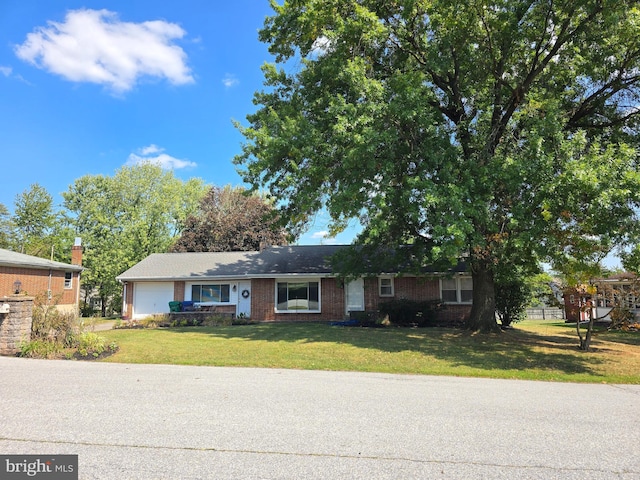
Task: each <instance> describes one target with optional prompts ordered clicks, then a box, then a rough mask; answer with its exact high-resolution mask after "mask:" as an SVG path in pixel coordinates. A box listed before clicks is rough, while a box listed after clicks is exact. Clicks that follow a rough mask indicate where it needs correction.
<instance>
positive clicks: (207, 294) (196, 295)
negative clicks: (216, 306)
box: [191, 283, 230, 303]
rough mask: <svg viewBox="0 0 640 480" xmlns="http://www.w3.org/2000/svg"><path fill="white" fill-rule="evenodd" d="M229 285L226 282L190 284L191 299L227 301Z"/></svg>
mask: <svg viewBox="0 0 640 480" xmlns="http://www.w3.org/2000/svg"><path fill="white" fill-rule="evenodd" d="M229 287H230V285H229V284H228V283H221V284H207V285H192V286H191V300H192V301H194V302H199V303H205V302H212V303H229V290H230V288H229Z"/></svg>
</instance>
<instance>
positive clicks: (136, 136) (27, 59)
mask: <svg viewBox="0 0 640 480" xmlns="http://www.w3.org/2000/svg"><path fill="white" fill-rule="evenodd" d="M271 13H272V10H271V8H270V7H269V2H268V0H234V1H232V2H222V1H216V2H212V1H210V0H182V1H180V2H176V1H172V0H170V1H164V2H163V1H157V0H155V1H148V0H122V1H119V0H103V1H100V2H98V1H93V0H78V1H76V0H47V1H42V0H2V1H0V106H1V107H0V151H1V153H2V160H1V165H2V168H1V172H2V180H0V184H1V185H2V187H1V188H0V203H3V204H4V205H5V206H7V207H8V208H9V209H10V210H12V209H13V204H14V200H15V197H16V195H17V194H19V193H21V192H23V191H25V190H26V189H28V188H29V186H30V185H31V184H33V183H39V184H40V185H42V186H44V187H45V188H46V189H47V191H48V192H49V193H50V194H51V195H52V196H53V197H54V201H55V202H56V203H57V204H60V203H61V202H62V197H61V195H60V194H61V193H62V192H64V191H66V190H67V189H68V187H69V185H71V184H72V183H73V181H74V180H75V179H76V178H79V177H81V176H83V175H87V174H106V175H112V174H113V173H114V172H115V171H116V170H117V169H118V168H120V167H122V166H123V165H126V164H131V163H132V162H137V161H141V160H143V159H147V160H152V161H158V162H160V163H162V165H163V166H165V167H166V168H171V169H173V171H174V173H175V174H176V176H178V177H180V178H184V179H186V178H190V177H200V178H202V179H204V180H205V181H206V182H207V183H210V184H214V185H226V184H231V185H241V184H242V181H241V179H240V177H239V175H238V174H237V173H236V170H235V166H234V165H233V164H232V161H231V160H232V158H233V156H234V155H235V154H237V153H239V152H240V144H241V141H242V137H241V135H240V134H239V133H238V131H237V130H236V129H235V128H234V127H233V125H232V119H235V120H239V121H241V122H244V121H245V117H246V115H247V114H248V113H250V112H252V111H253V110H254V109H255V107H254V105H253V104H252V98H253V93H254V92H255V91H256V90H260V89H261V88H262V78H263V77H262V72H261V70H260V66H261V65H262V64H263V63H264V62H267V61H271V60H272V59H271V56H270V55H269V53H268V51H267V46H266V45H265V44H263V43H261V42H259V41H258V33H257V32H258V30H259V29H260V28H261V27H262V25H263V22H264V18H265V16H267V15H270V14H271ZM325 230H326V221H324V219H323V216H322V215H319V216H318V218H317V221H316V222H315V224H314V226H313V228H312V229H311V230H310V231H309V232H308V233H307V234H305V235H304V236H303V237H302V238H301V239H300V243H303V244H314V243H320V242H321V241H325V242H338V243H350V242H351V240H352V238H353V235H354V231H353V229H351V230H349V231H347V232H345V233H343V234H341V235H339V236H338V238H337V239H334V240H321V239H322V232H323V231H325Z"/></svg>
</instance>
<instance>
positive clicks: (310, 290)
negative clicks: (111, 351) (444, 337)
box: [117, 245, 473, 322]
mask: <svg viewBox="0 0 640 480" xmlns="http://www.w3.org/2000/svg"><path fill="white" fill-rule="evenodd" d="M341 248H345V246H343V245H305V246H286V247H270V248H267V249H265V250H263V251H261V252H199V253H164V254H153V255H150V256H149V257H147V258H146V259H144V260H143V261H141V262H140V263H138V264H136V265H134V266H133V267H132V268H130V269H129V270H127V271H126V272H123V273H122V274H121V275H119V276H118V277H117V279H118V280H119V281H120V282H121V283H122V284H123V309H122V312H123V317H124V318H128V319H134V320H135V319H140V318H144V317H145V316H149V315H154V314H162V313H168V312H169V302H170V301H180V302H185V301H186V302H193V303H194V305H195V306H197V307H201V308H213V309H215V311H216V312H220V313H232V314H234V315H245V316H247V317H251V318H252V319H254V320H257V321H264V322H278V321H334V320H342V319H345V318H348V317H349V314H350V312H353V311H376V310H378V305H379V304H380V303H381V302H384V301H388V300H392V299H410V300H436V299H442V300H443V301H444V303H445V304H446V307H447V308H445V309H444V310H443V311H442V312H441V315H443V316H446V317H447V318H446V319H447V320H455V321H460V320H462V319H464V318H466V317H468V315H469V313H470V312H471V297H472V293H473V286H472V282H471V277H470V276H469V275H467V274H465V272H464V269H463V267H462V266H459V267H458V268H456V269H454V270H453V271H451V272H447V273H446V274H438V273H430V274H429V275H425V276H423V277H416V276H399V275H397V274H396V273H389V274H385V275H377V276H370V277H365V278H359V279H357V280H353V281H346V282H345V281H342V280H341V279H340V278H338V277H336V276H335V275H334V274H333V272H332V269H331V266H330V264H329V258H330V257H331V255H333V254H334V253H336V252H337V251H338V250H339V249H341Z"/></svg>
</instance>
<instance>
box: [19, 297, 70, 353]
mask: <svg viewBox="0 0 640 480" xmlns="http://www.w3.org/2000/svg"><path fill="white" fill-rule="evenodd" d="M78 330H79V327H78V318H77V316H76V315H75V313H72V312H61V311H59V310H58V309H57V308H56V302H54V303H53V304H52V303H49V301H48V299H47V297H46V296H45V295H38V296H37V297H36V298H35V301H34V305H33V312H32V324H31V339H32V340H42V341H49V342H52V343H57V344H60V345H61V346H63V347H71V346H73V344H74V343H75V337H76V335H77V334H78Z"/></svg>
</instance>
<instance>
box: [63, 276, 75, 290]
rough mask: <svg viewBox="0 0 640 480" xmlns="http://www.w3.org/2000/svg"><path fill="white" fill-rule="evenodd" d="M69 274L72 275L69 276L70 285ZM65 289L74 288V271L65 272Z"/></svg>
mask: <svg viewBox="0 0 640 480" xmlns="http://www.w3.org/2000/svg"><path fill="white" fill-rule="evenodd" d="M67 275H71V277H70V278H69V285H67ZM64 289H65V290H71V289H73V272H64Z"/></svg>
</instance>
